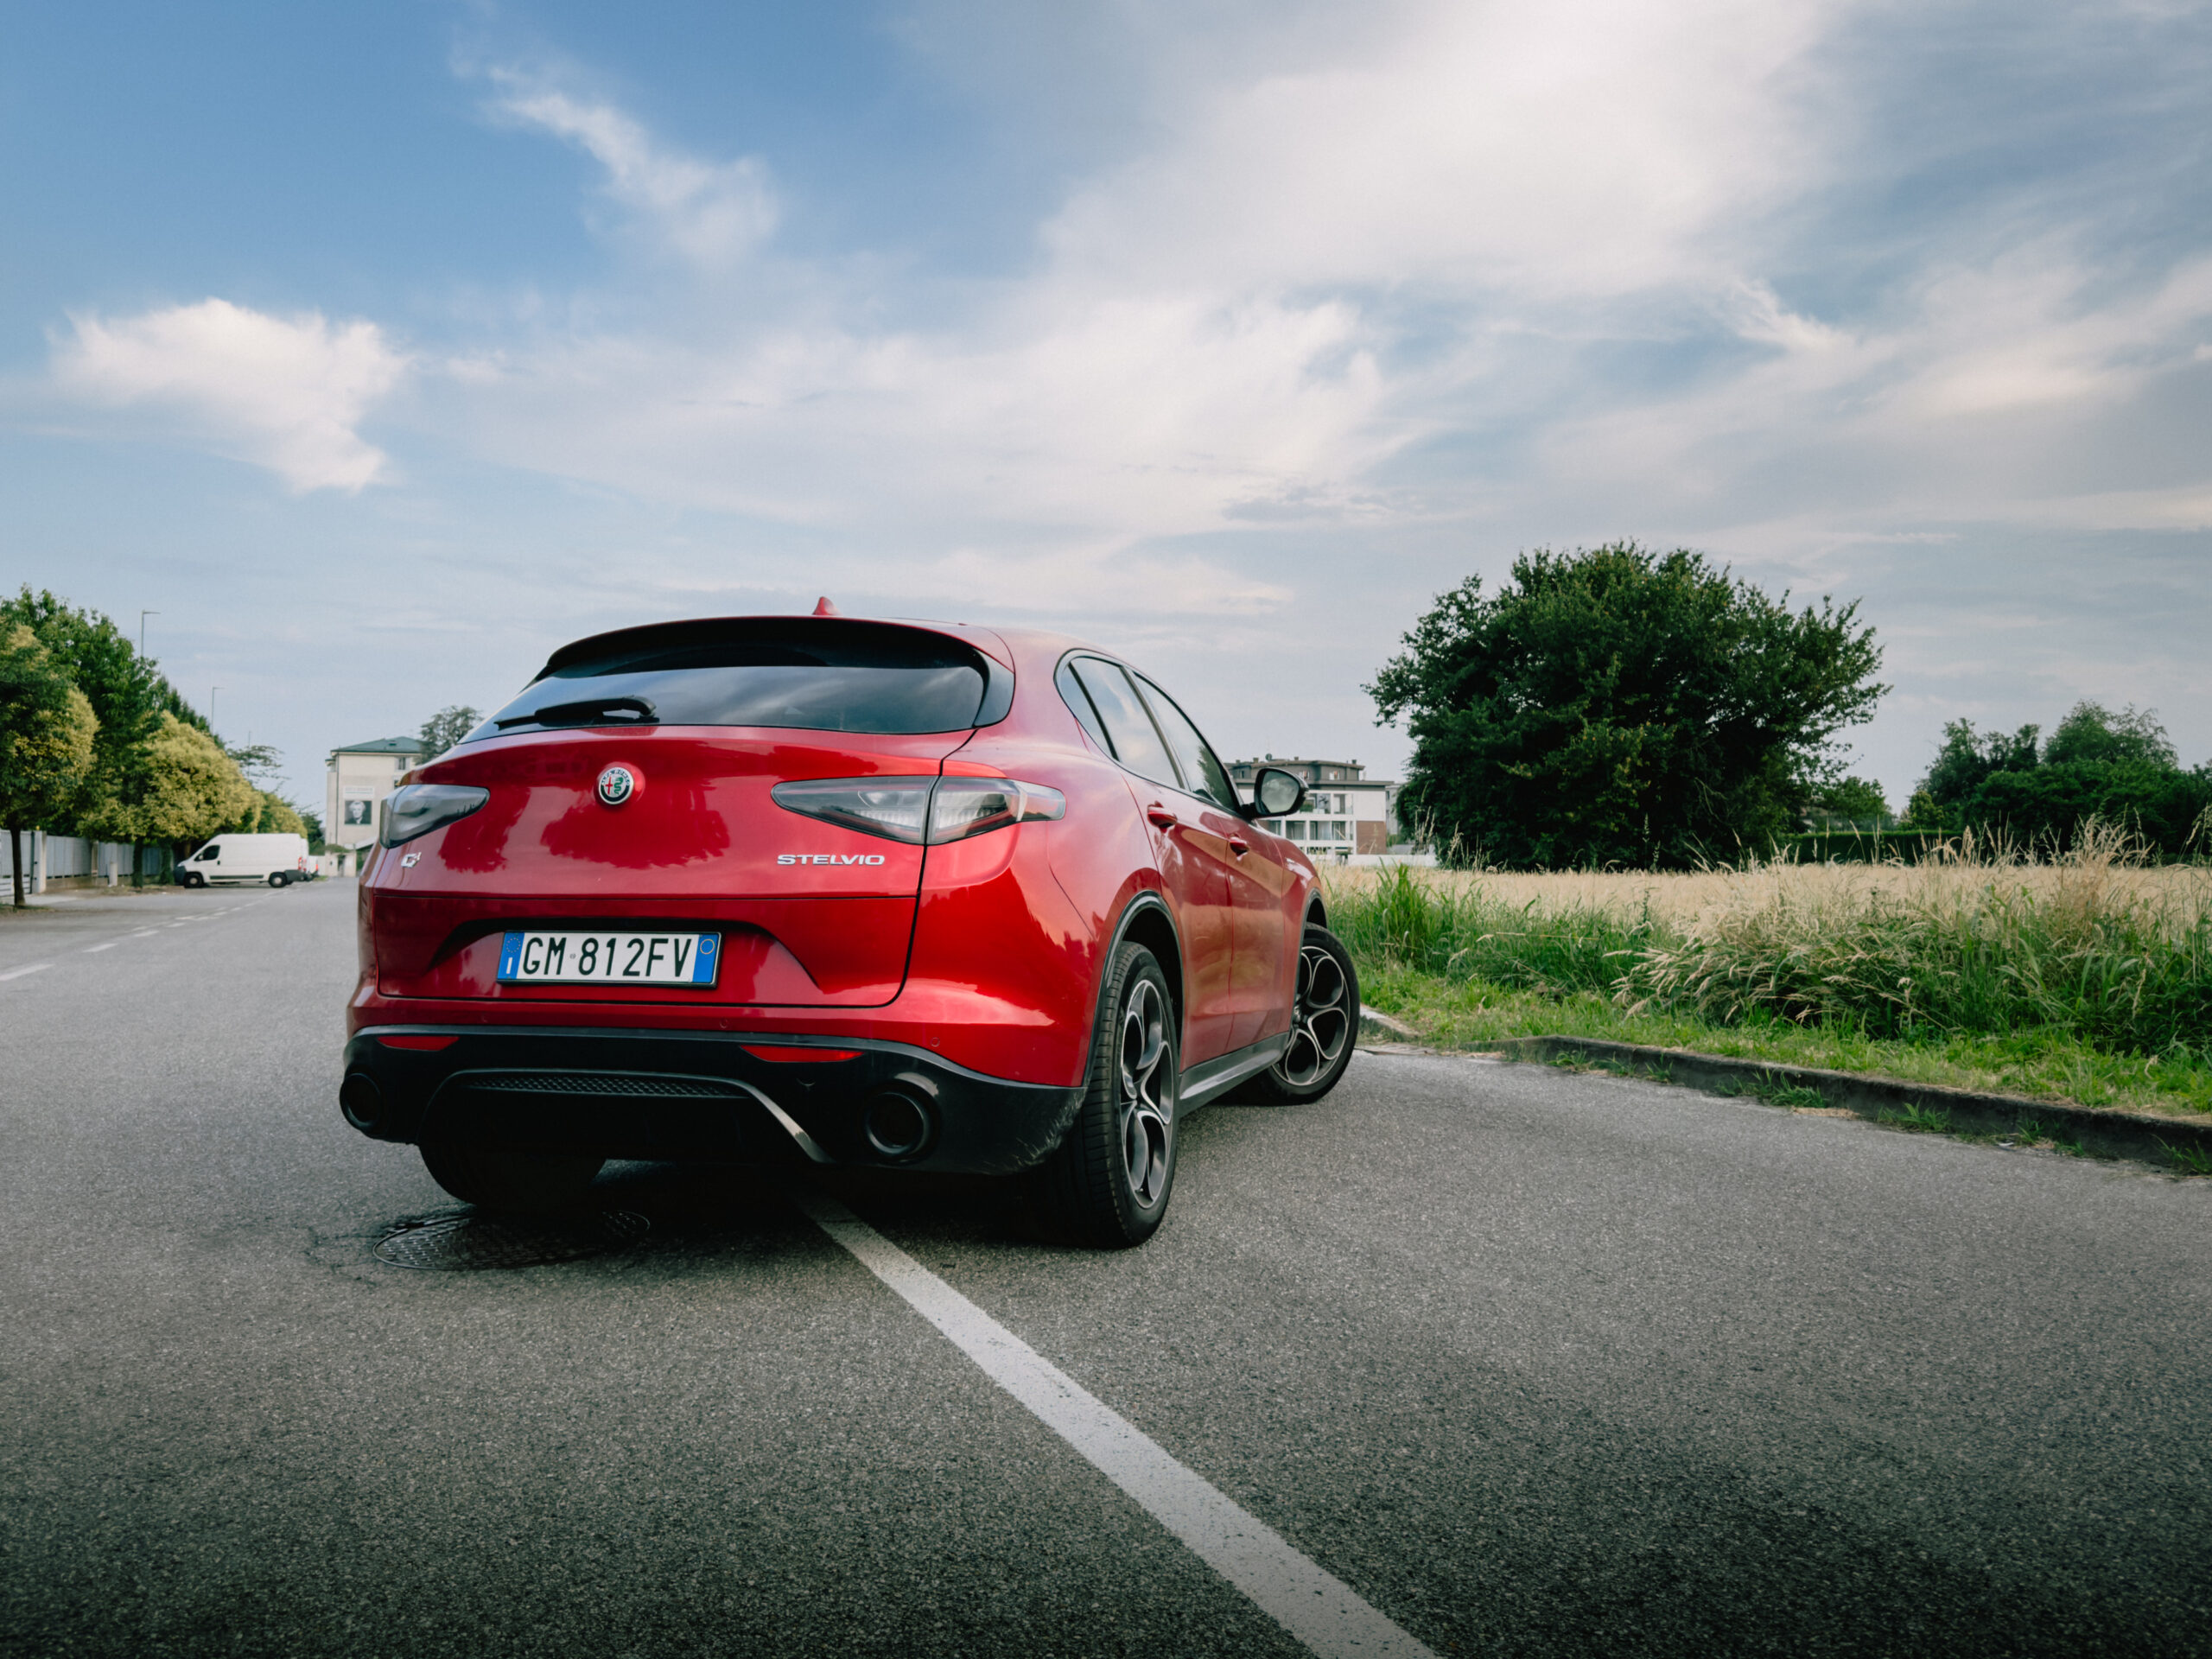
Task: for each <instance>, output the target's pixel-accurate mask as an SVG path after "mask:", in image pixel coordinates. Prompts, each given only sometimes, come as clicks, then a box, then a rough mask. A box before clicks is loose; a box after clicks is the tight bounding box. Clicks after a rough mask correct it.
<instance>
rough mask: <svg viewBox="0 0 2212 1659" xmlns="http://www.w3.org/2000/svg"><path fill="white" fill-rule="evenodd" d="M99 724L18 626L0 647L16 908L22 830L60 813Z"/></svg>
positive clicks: (88, 764)
mask: <svg viewBox="0 0 2212 1659" xmlns="http://www.w3.org/2000/svg"><path fill="white" fill-rule="evenodd" d="M98 731H99V719H98V718H97V717H96V716H95V715H93V713H92V703H91V702H89V701H88V700H87V699H86V696H85V694H84V693H83V692H81V691H79V690H78V689H77V688H76V687H75V686H74V685H73V684H71V683H70V681H69V677H68V675H67V673H65V672H63V671H62V669H61V666H60V664H58V663H56V662H55V661H54V657H53V653H51V652H48V650H47V648H46V647H45V646H44V645H41V644H40V643H39V638H38V636H37V635H36V634H35V633H34V632H31V630H30V629H29V628H28V627H25V626H23V625H22V623H20V622H19V623H16V624H15V625H14V626H13V627H11V628H10V630H9V632H8V635H7V639H6V640H5V642H4V643H0V820H4V821H5V823H6V824H7V826H8V848H9V852H10V855H11V856H12V858H13V861H14V868H15V899H16V909H18V910H21V909H22V907H23V831H24V830H26V829H41V828H43V827H44V826H45V825H46V824H47V823H48V822H49V821H51V820H54V819H55V818H58V817H60V815H61V814H62V813H64V812H66V811H67V810H68V808H69V806H70V804H72V802H73V800H74V799H75V798H76V795H77V792H78V791H79V789H80V788H81V787H82V786H83V784H84V780H85V775H86V773H87V772H90V771H91V770H92V738H93V734H95V733H96V732H98Z"/></svg>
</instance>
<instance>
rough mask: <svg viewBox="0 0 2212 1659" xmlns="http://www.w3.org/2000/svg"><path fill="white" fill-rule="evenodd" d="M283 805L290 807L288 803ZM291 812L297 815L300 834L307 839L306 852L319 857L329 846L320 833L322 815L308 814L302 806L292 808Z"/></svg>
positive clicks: (317, 813)
mask: <svg viewBox="0 0 2212 1659" xmlns="http://www.w3.org/2000/svg"><path fill="white" fill-rule="evenodd" d="M285 804H286V805H287V806H292V804H291V803H290V802H289V801H287V802H286V803H285ZM292 810H293V811H295V812H296V813H297V814H298V815H299V819H300V833H301V834H302V835H303V836H306V837H307V838H308V851H309V852H311V853H314V854H315V855H318V856H320V855H321V853H322V852H323V850H324V849H326V848H327V846H328V845H329V843H328V842H327V840H326V839H325V837H324V836H323V832H322V814H321V813H320V812H310V811H308V810H307V808H305V807H303V806H292Z"/></svg>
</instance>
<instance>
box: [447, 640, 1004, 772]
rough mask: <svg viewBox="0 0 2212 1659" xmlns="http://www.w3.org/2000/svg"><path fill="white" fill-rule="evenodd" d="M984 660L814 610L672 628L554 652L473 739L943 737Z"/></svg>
mask: <svg viewBox="0 0 2212 1659" xmlns="http://www.w3.org/2000/svg"><path fill="white" fill-rule="evenodd" d="M984 684H985V671H984V665H983V658H982V655H981V654H980V653H979V652H976V651H973V650H971V649H969V647H968V646H966V645H962V644H961V643H960V642H959V641H958V640H957V639H947V638H945V637H944V635H943V634H936V633H929V632H924V631H923V630H921V629H918V628H902V627H898V626H891V625H887V624H884V623H875V622H851V621H840V620H832V619H826V618H825V619H821V620H817V619H815V618H811V617H793V618H788V619H783V618H778V619H772V620H762V621H758V622H736V623H729V622H724V623H672V624H668V625H665V626H660V627H653V628H632V629H629V630H627V631H626V632H621V633H611V634H602V635H601V636H600V637H599V638H597V639H586V640H582V641H581V642H580V643H578V644H576V645H565V646H563V648H562V649H561V650H559V651H556V652H554V653H553V658H552V660H551V661H550V662H549V663H547V664H546V665H545V667H544V669H543V671H541V672H540V674H539V676H538V677H537V679H536V680H535V681H533V682H532V683H531V685H530V687H529V689H528V690H525V691H524V692H523V694H522V695H521V696H518V697H517V698H516V699H515V700H514V701H513V702H511V703H509V704H508V705H507V706H506V707H505V708H504V709H500V710H499V713H498V714H496V715H493V716H492V718H491V719H490V720H488V721H485V722H484V724H483V725H481V726H479V727H478V728H476V729H475V730H474V731H473V732H471V733H470V734H468V741H472V742H473V741H475V740H477V739H479V738H485V737H496V736H498V735H499V734H500V733H502V732H524V731H542V730H544V729H546V728H551V727H562V726H632V725H636V726H643V725H664V726H781V727H790V728H798V729H799V730H803V731H816V732H876V733H898V732H950V731H957V730H959V729H961V728H965V727H970V726H973V725H974V724H975V723H976V713H977V711H978V710H979V709H981V708H982V701H983V689H984Z"/></svg>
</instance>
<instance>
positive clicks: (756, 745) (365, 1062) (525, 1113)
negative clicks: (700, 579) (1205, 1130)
mask: <svg viewBox="0 0 2212 1659" xmlns="http://www.w3.org/2000/svg"><path fill="white" fill-rule="evenodd" d="M1304 794H1305V791H1304V786H1303V785H1302V784H1301V783H1300V780H1299V779H1297V778H1296V777H1294V775H1293V774H1291V773H1289V772H1283V771H1280V770H1274V769H1269V770H1267V771H1263V772H1261V773H1260V775H1259V777H1258V779H1256V780H1255V795H1256V797H1257V802H1256V803H1255V804H1252V805H1249V806H1247V805H1242V804H1239V802H1238V799H1237V795H1236V789H1235V787H1234V785H1231V783H1230V779H1229V775H1228V773H1227V772H1226V771H1225V770H1224V768H1223V766H1222V764H1221V762H1220V761H1219V760H1217V759H1216V758H1215V756H1214V753H1213V751H1212V750H1211V748H1210V747H1207V744H1206V741H1205V738H1203V737H1202V736H1200V735H1199V734H1198V728H1197V727H1196V726H1194V725H1192V722H1191V721H1190V719H1189V717H1188V716H1187V715H1185V714H1184V713H1183V711H1182V709H1179V708H1178V707H1177V706H1176V704H1175V702H1174V700H1173V698H1171V697H1169V696H1167V695H1166V692H1164V691H1162V690H1160V687H1159V686H1157V685H1155V684H1154V683H1153V682H1152V681H1150V680H1149V679H1147V678H1146V677H1144V676H1143V675H1142V674H1140V673H1138V672H1137V671H1135V670H1134V669H1132V668H1130V667H1129V666H1128V664H1123V663H1121V662H1118V661H1116V659H1115V658H1112V657H1111V656H1109V655H1108V654H1107V653H1105V652H1097V651H1093V650H1090V649H1089V648H1088V647H1086V646H1084V645H1078V644H1077V643H1076V642H1074V641H1073V640H1070V639H1060V638H1058V637H1055V636H1052V635H1049V634H1042V633H1028V632H1013V631H1010V630H996V631H995V630H988V629H984V628H978V627H969V626H960V625H954V624H937V623H907V622H899V623H893V622H879V621H863V620H857V619H852V618H846V617H841V616H837V615H836V614H835V613H831V612H829V607H828V604H827V601H824V604H823V607H822V608H821V609H820V610H817V613H816V614H815V615H813V616H805V617H798V616H785V617H734V618H728V619H723V620H710V621H690V622H668V623H660V624H657V625H654V626H648V627H639V628H626V629H623V630H621V631H620V632H613V633H602V634H598V635H595V636H594V637H593V638H591V639H583V640H579V641H578V642H576V643H575V644H574V645H565V646H563V648H562V649H560V650H559V651H556V652H554V653H553V657H552V659H551V660H550V662H548V663H547V664H545V667H544V669H543V671H541V672H540V673H539V674H538V675H537V677H536V678H535V679H533V680H532V681H531V684H530V686H529V687H528V688H527V689H526V690H524V692H523V693H522V694H521V695H520V696H518V697H517V698H516V699H515V700H514V701H513V702H512V703H510V704H509V705H508V706H507V707H506V708H505V709H501V710H500V711H499V713H498V714H497V715H494V716H493V718H492V719H490V720H489V721H486V722H485V723H484V724H483V725H482V726H480V727H479V728H477V729H476V730H475V731H474V732H473V733H471V734H469V736H468V737H467V740H466V741H463V742H461V744H459V745H457V746H456V747H454V748H453V749H452V750H450V751H448V753H446V754H444V755H442V756H440V757H438V758H437V759H436V760H433V761H431V762H429V764H428V765H426V766H420V767H418V768H416V770H415V771H413V772H410V773H409V774H408V775H407V778H406V780H405V784H404V787H403V788H401V789H399V790H398V791H396V792H395V793H394V794H393V795H392V796H391V799H390V801H389V802H388V803H387V804H386V806H385V816H384V819H383V823H382V824H381V826H380V832H379V835H378V851H377V852H376V854H375V855H374V857H373V860H372V862H371V863H370V865H369V866H368V868H367V869H366V871H365V874H364V876H363V878H362V881H361V889H360V981H359V985H358V986H357V988H355V990H354V993H353V1001H352V1003H351V1006H350V1007H349V1008H348V1010H347V1023H348V1030H349V1032H350V1033H351V1035H350V1040H349V1041H348V1042H347V1043H346V1076H345V1081H344V1084H343V1085H342V1088H341V1091H340V1103H341V1104H342V1106H343V1108H344V1109H345V1113H346V1118H347V1119H348V1121H350V1122H352V1123H353V1126H354V1127H355V1128H358V1129H359V1130H361V1131H362V1132H363V1133H364V1134H365V1135H373V1136H375V1137H377V1138H378V1139H380V1140H387V1141H412V1142H415V1143H416V1144H417V1145H419V1146H420V1147H422V1150H423V1161H424V1162H425V1163H426V1164H427V1165H428V1166H429V1170H430V1173H431V1174H432V1175H433V1176H435V1178H436V1179H437V1181H438V1183H439V1184H440V1185H442V1186H443V1187H445V1189H446V1190H447V1191H448V1192H451V1193H453V1194H454V1196H455V1197H456V1198H463V1199H466V1200H468V1201H470V1202H472V1203H475V1204H479V1205H484V1206H486V1207H487V1208H493V1209H506V1210H518V1211H528V1210H542V1209H550V1208H555V1207H557V1206H559V1205H563V1204H564V1203H567V1202H569V1201H572V1200H574V1199H575V1198H577V1197H578V1196H579V1195H580V1194H581V1193H582V1191H583V1189H584V1188H585V1187H586V1186H587V1185H588V1184H589V1183H590V1181H591V1180H592V1179H593V1177H594V1175H595V1174H596V1173H597V1172H598V1170H599V1167H600V1166H601V1162H602V1161H603V1160H607V1159H609V1158H638V1159H747V1160H759V1159H766V1158H771V1157H778V1156H790V1157H797V1158H799V1159H803V1160H810V1161H811V1162H813V1163H816V1164H823V1165H847V1166H876V1167H889V1168H902V1169H912V1170H923V1171H943V1172H966V1173H997V1174H1008V1175H1013V1174H1017V1173H1020V1174H1023V1175H1025V1178H1026V1179H1028V1180H1030V1181H1031V1182H1033V1184H1034V1186H1035V1189H1036V1192H1037V1194H1038V1196H1039V1198H1041V1199H1042V1200H1043V1202H1044V1205H1045V1207H1046V1211H1047V1213H1048V1215H1049V1217H1051V1219H1052V1224H1053V1225H1054V1227H1055V1229H1056V1230H1058V1231H1060V1232H1062V1233H1063V1234H1065V1235H1067V1236H1072V1237H1075V1238H1077V1239H1079V1240H1082V1241H1084V1242H1088V1243H1095V1244H1102V1245H1123V1244H1134V1243H1140V1242H1141V1241H1142V1240H1144V1239H1145V1238H1147V1237H1148V1236H1150V1235H1151V1233H1152V1231H1153V1230H1154V1228H1156V1227H1157V1226H1158V1225H1159V1224H1160V1217H1161V1215H1162V1214H1163V1213H1164V1212H1165V1211H1166V1205H1167V1199H1168V1194H1169V1192H1170V1190H1171V1188H1172V1187H1173V1184H1174V1179H1175V1147H1176V1126H1177V1124H1178V1123H1179V1121H1180V1120H1181V1118H1182V1116H1184V1115H1185V1114H1186V1113H1188V1112H1190V1111H1191V1110H1192V1109H1193V1108H1195V1107H1197V1106H1198V1105H1200V1104H1202V1103H1205V1102H1206V1101H1209V1100H1214V1099H1217V1098H1219V1097H1220V1096H1223V1095H1224V1094H1225V1093H1227V1092H1228V1091H1229V1090H1240V1091H1242V1093H1243V1096H1246V1097H1257V1098H1261V1099H1266V1100H1273V1101H1280V1102H1288V1101H1300V1100H1311V1099H1313V1098H1316V1097H1318V1096H1320V1095H1322V1094H1325V1093H1326V1092H1327V1091H1328V1090H1329V1089H1330V1088H1332V1086H1333V1085H1334V1084H1335V1083H1336V1081H1337V1079H1338V1077H1341V1076H1342V1075H1343V1073H1344V1067H1345V1065H1347V1064H1348V1063H1349V1061H1350V1059H1351V1048H1352V1039H1353V1036H1354V1034H1355V1030H1356V1027H1357V1022H1358V1018H1359V1001H1358V998H1359V993H1358V986H1357V980H1356V978H1355V977H1354V975H1353V972H1352V965H1351V959H1350V957H1348V956H1347V955H1346V953H1345V951H1344V947H1343V946H1342V945H1341V944H1339V943H1338V941H1337V939H1336V938H1335V937H1334V936H1333V935H1332V934H1331V933H1330V932H1329V931H1328V930H1327V928H1326V927H1325V925H1324V919H1325V918H1324V917H1323V914H1322V899H1321V895H1320V893H1319V891H1318V890H1317V888H1316V886H1315V882H1314V879H1313V866H1312V864H1310V863H1309V862H1308V861H1306V856H1305V855H1304V854H1303V853H1302V852H1300V850H1299V849H1297V848H1296V847H1294V846H1293V845H1291V844H1290V843H1289V842H1287V841H1283V840H1281V839H1279V838H1278V837H1276V836H1271V835H1268V834H1267V833H1265V832H1264V831H1262V829H1260V827H1259V826H1258V824H1257V823H1255V822H1254V820H1255V819H1256V818H1258V817H1262V816H1265V817H1281V816H1283V815H1285V814H1287V813H1293V812H1295V811H1296V810H1298V807H1299V804H1300V801H1301V800H1302V799H1303V798H1304Z"/></svg>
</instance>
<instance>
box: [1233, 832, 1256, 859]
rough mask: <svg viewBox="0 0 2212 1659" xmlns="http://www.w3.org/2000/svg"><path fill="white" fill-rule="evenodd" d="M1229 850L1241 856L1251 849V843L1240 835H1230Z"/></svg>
mask: <svg viewBox="0 0 2212 1659" xmlns="http://www.w3.org/2000/svg"><path fill="white" fill-rule="evenodd" d="M1229 850H1230V852H1232V853H1234V854H1236V856H1237V857H1239V858H1242V857H1243V856H1244V855H1245V854H1247V853H1249V852H1250V851H1251V850H1252V843H1251V842H1249V841H1247V840H1245V839H1244V837H1243V836H1230V838H1229Z"/></svg>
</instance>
